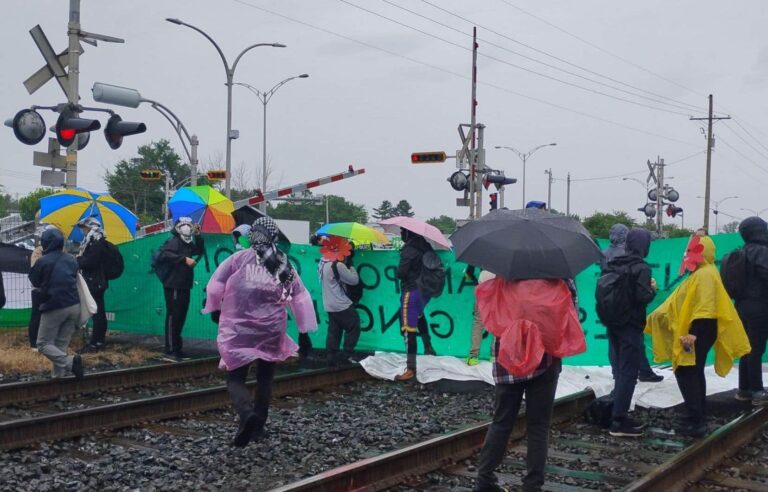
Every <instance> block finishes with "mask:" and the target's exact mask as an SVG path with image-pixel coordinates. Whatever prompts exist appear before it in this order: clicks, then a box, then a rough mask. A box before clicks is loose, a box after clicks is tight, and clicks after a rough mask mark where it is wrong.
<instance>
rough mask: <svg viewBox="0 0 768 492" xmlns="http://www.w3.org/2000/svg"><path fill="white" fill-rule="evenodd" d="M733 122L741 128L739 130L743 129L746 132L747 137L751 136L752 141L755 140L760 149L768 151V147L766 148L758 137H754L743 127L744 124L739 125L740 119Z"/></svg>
mask: <svg viewBox="0 0 768 492" xmlns="http://www.w3.org/2000/svg"><path fill="white" fill-rule="evenodd" d="M733 122H734V123H736V124H737V125H738V126H739V128H741V129H742V130H744V132H745V133H746V134H747V135H749V136H750V137H752V139H753V140H754V141H755V142H757V144H758V145H759V146H760V147H762V148H764V149H765V150H768V147H766V146H765V145H763V142H761V141H760V140H759V139H758V138H757V137H755V136H754V135H752V134H751V133H750V132H749V130H747V129H746V128H745V127H744V126H742V124H741V123H739V120H738V119H734V120H733ZM731 131H733V129H731Z"/></svg>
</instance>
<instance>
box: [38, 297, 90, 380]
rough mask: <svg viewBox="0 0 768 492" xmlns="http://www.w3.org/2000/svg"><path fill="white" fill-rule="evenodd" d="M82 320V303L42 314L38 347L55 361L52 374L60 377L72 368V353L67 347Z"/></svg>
mask: <svg viewBox="0 0 768 492" xmlns="http://www.w3.org/2000/svg"><path fill="white" fill-rule="evenodd" d="M79 322H80V304H79V303H78V304H73V305H72V306H69V307H65V308H61V309H54V310H52V311H46V312H44V313H42V315H41V316H40V331H39V332H38V334H37V349H38V351H39V352H40V353H41V354H43V355H44V356H46V357H47V358H48V359H49V360H50V361H51V362H53V369H52V370H51V376H52V377H54V378H60V377H63V376H66V375H67V372H69V371H71V370H72V359H73V357H72V356H71V355H67V347H69V341H70V340H71V339H72V334H73V333H74V332H75V329H77V325H78V323H79Z"/></svg>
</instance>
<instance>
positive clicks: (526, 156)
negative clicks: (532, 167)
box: [496, 142, 557, 208]
mask: <svg viewBox="0 0 768 492" xmlns="http://www.w3.org/2000/svg"><path fill="white" fill-rule="evenodd" d="M555 145H557V143H554V142H553V143H549V144H544V145H539V146H538V147H534V148H532V149H531V150H529V151H528V152H526V153H522V152H520V151H519V150H517V149H516V148H514V147H507V146H504V145H497V146H496V148H497V149H506V150H511V151H512V152H514V153H515V154H517V156H518V157H519V158H520V160H522V161H523V208H525V164H526V162H527V161H528V159H529V158H530V157H531V156H532V155H533V153H534V152H536V151H537V150H539V149H543V148H544V147H554V146H555ZM547 206H549V204H547Z"/></svg>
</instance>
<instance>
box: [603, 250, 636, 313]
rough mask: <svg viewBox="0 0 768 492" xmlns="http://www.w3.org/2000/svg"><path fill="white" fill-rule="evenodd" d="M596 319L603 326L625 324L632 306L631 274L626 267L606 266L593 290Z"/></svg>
mask: <svg viewBox="0 0 768 492" xmlns="http://www.w3.org/2000/svg"><path fill="white" fill-rule="evenodd" d="M595 301H596V303H595V308H596V311H597V317H598V318H599V319H600V322H601V323H603V325H605V326H610V325H617V324H622V323H625V322H626V320H627V314H628V313H629V310H630V308H631V306H632V302H633V295H632V273H631V270H630V268H629V266H627V265H622V266H612V265H611V264H610V263H608V266H607V268H606V269H605V270H603V274H602V275H601V276H600V278H599V279H598V280H597V289H595Z"/></svg>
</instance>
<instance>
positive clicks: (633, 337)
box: [608, 325, 645, 421]
mask: <svg viewBox="0 0 768 492" xmlns="http://www.w3.org/2000/svg"><path fill="white" fill-rule="evenodd" d="M608 343H609V344H610V346H611V349H612V350H613V354H614V368H615V372H614V388H613V414H612V416H613V420H614V421H620V420H622V419H624V417H626V416H627V412H628V411H629V405H630V404H631V403H632V395H633V394H634V392H635V386H636V385H637V373H638V367H639V365H640V359H641V358H644V355H643V353H644V351H645V346H644V344H643V329H642V327H638V326H632V325H620V326H610V327H608Z"/></svg>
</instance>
